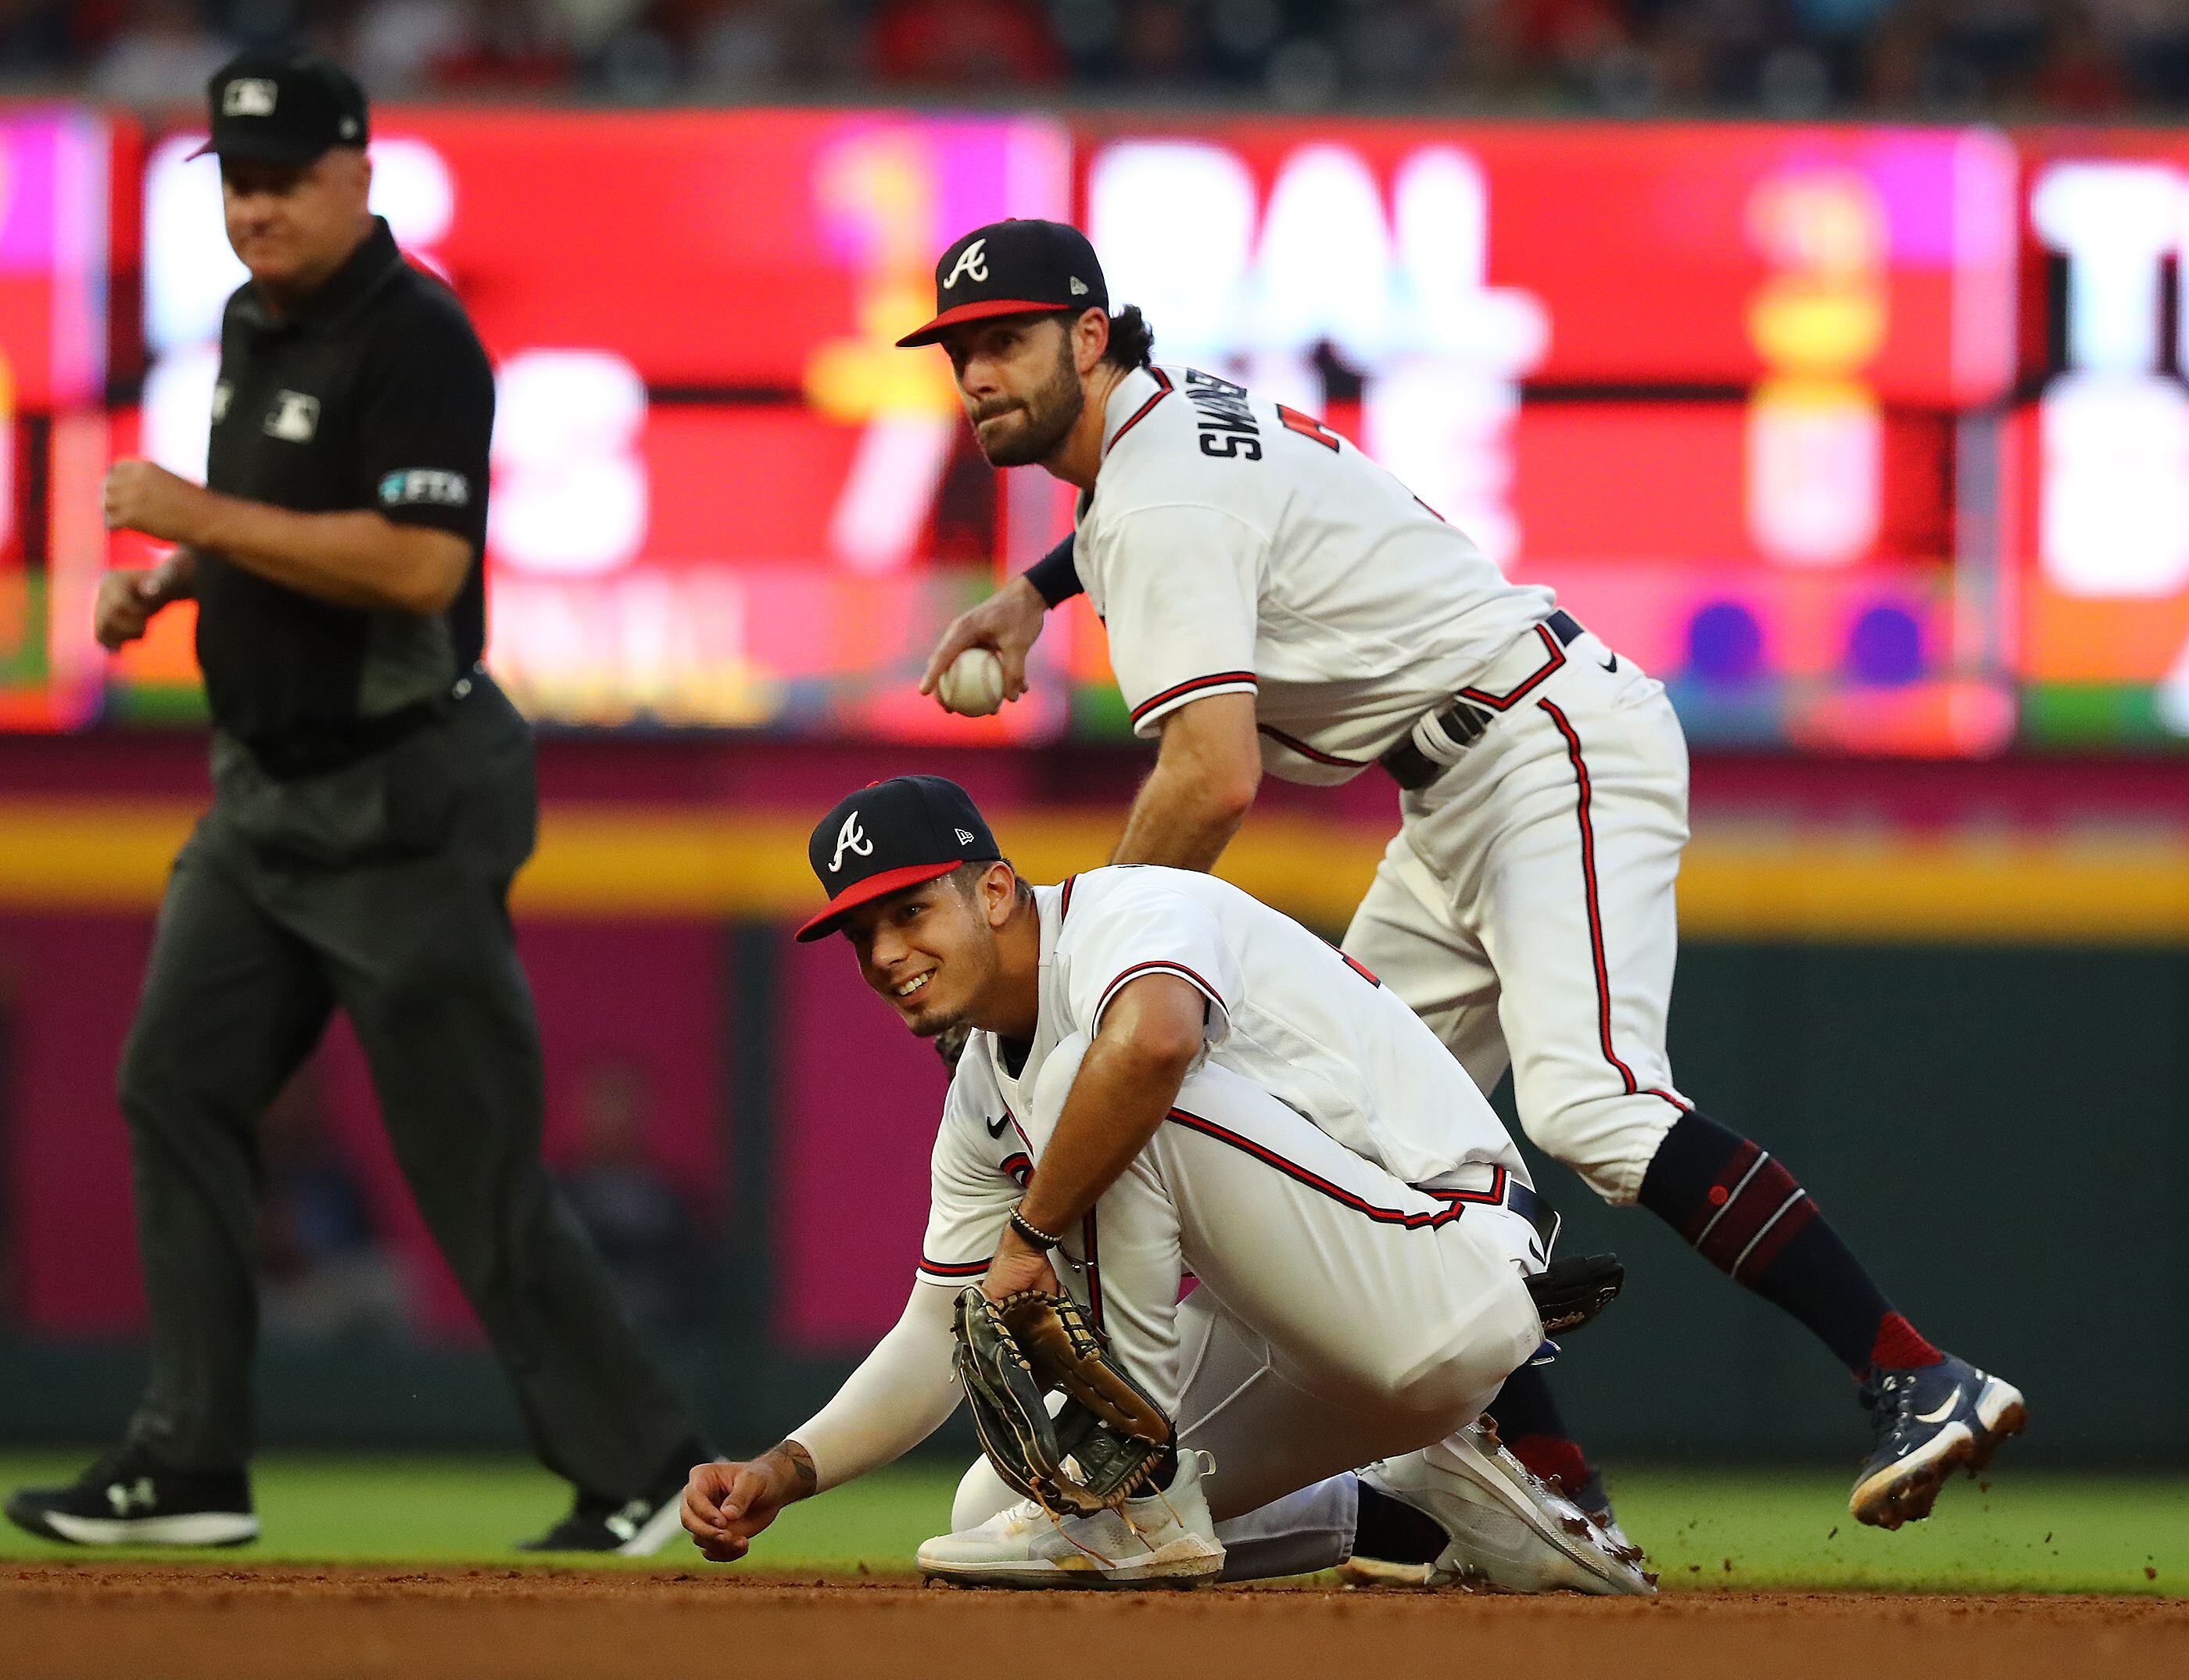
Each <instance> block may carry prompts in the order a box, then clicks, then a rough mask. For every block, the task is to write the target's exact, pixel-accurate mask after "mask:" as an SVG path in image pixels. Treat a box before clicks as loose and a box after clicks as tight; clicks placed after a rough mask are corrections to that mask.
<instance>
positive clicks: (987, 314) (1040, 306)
mask: <svg viewBox="0 0 2189 1680" xmlns="http://www.w3.org/2000/svg"><path fill="white" fill-rule="evenodd" d="M1071 307H1072V305H1070V304H1069V303H1034V302H1033V301H1032V299H1031V298H1026V297H991V298H990V299H988V301H987V303H960V304H959V306H958V307H957V308H954V309H945V310H944V311H943V312H942V314H939V315H937V316H936V318H935V319H934V320H931V321H930V322H928V324H927V325H925V326H924V327H922V328H920V330H919V331H917V332H908V333H907V334H906V335H905V336H904V337H902V338H900V339H898V340H897V348H898V349H900V350H913V349H917V348H919V346H921V345H922V344H932V343H933V342H935V341H936V339H938V338H940V337H942V334H943V331H944V330H945V329H946V328H948V327H953V326H956V325H959V324H960V323H961V322H964V321H985V320H990V319H991V318H992V317H994V316H996V315H1047V314H1055V312H1056V311H1057V310H1059V309H1068V308H1071ZM1088 307H1089V308H1093V307H1094V306H1093V305H1092V304H1089V306H1088Z"/></svg>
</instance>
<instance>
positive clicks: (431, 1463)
mask: <svg viewBox="0 0 2189 1680" xmlns="http://www.w3.org/2000/svg"><path fill="white" fill-rule="evenodd" d="M87 1457H88V1454H75V1453H37V1454H29V1453H14V1454H0V1485H5V1486H7V1487H9V1488H13V1487H17V1486H20V1485H23V1484H24V1483H25V1482H31V1481H38V1480H52V1479H63V1478H65V1477H67V1476H71V1475H73V1474H75V1473H76V1471H77V1470H79V1469H81V1468H82V1465H83V1463H84V1462H85V1461H86V1458H87ZM957 1477H958V1471H957V1469H956V1468H953V1467H950V1466H947V1465H940V1464H937V1465H925V1464H920V1465H913V1466H908V1467H905V1468H899V1469H897V1470H893V1471H890V1472H886V1473H885V1474H880V1475H877V1476H874V1477H873V1478H870V1479H868V1480H867V1481H864V1482H862V1483H859V1484H857V1485H854V1486H851V1487H849V1488H845V1489H840V1490H839V1491H836V1492H834V1493H831V1494H829V1495H826V1496H823V1497H822V1498H821V1499H818V1500H817V1501H814V1502H811V1503H808V1504H805V1505H800V1506H798V1507H794V1508H793V1509H792V1510H791V1511H789V1513H786V1514H785V1516H784V1517H783V1520H782V1521H781V1522H779V1523H778V1524H777V1525H776V1527H775V1528H774V1529H773V1530H771V1531H770V1532H769V1533H768V1535H767V1536H766V1537H765V1538H764V1539H763V1540H762V1541H761V1547H760V1549H759V1550H757V1551H756V1552H755V1555H754V1560H753V1561H754V1563H755V1565H757V1566H759V1567H761V1568H765V1569H768V1570H795V1571H800V1572H803V1571H805V1570H812V1571H813V1572H814V1573H815V1574H816V1575H827V1574H844V1573H851V1572H856V1571H857V1570H861V1569H862V1568H863V1569H865V1570H870V1571H872V1572H873V1573H874V1574H877V1575H890V1574H898V1573H902V1572H903V1571H905V1570H908V1568H909V1565H910V1562H911V1557H912V1553H913V1547H916V1546H917V1545H918V1544H919V1541H921V1540H922V1539H924V1538H925V1537H926V1536H928V1535H930V1534H932V1533H935V1532H936V1530H939V1529H940V1528H942V1526H943V1525H944V1524H945V1523H946V1521H947V1513H948V1509H949V1500H950V1494H951V1491H952V1489H953V1487H954V1486H955V1485H956V1482H957ZM1612 1485H1613V1490H1614V1491H1615V1494H1616V1496H1617V1497H1618V1501H1619V1508H1620V1513H1621V1518H1622V1519H1623V1520H1624V1521H1625V1523H1626V1526H1627V1528H1628V1530H1630V1531H1631V1532H1632V1534H1633V1536H1634V1537H1635V1538H1636V1539H1637V1540H1638V1541H1641V1542H1642V1543H1643V1545H1644V1546H1646V1547H1648V1548H1649V1553H1650V1555H1651V1557H1652V1558H1653V1559H1654V1562H1655V1564H1656V1566H1657V1568H1658V1569H1659V1570H1660V1571H1661V1572H1662V1574H1663V1577H1664V1583H1665V1586H1666V1588H1667V1589H1669V1590H1683V1589H1684V1590H1708V1589H1711V1588H1725V1587H1733V1588H1756V1587H1837V1588H1864V1587H1868V1588H1876V1589H1880V1590H1894V1591H1919V1592H2028V1591H2035V1592H2135V1593H2159V1594H2166V1595H2179V1594H2182V1593H2185V1592H2189V1480H2185V1479H2180V1478H2173V1479H2129V1478H2126V1477H2097V1476H2063V1475H2057V1474H2029V1475H2015V1474H2007V1475H2005V1476H2002V1477H2000V1478H1999V1479H1996V1480H1994V1481H1992V1482H1991V1483H1990V1484H1989V1485H1988V1487H1987V1486H1985V1485H1982V1484H1977V1483H1972V1482H1967V1481H1956V1482H1954V1484H1953V1485H1951V1486H1950V1487H1949V1489H1948V1490H1947V1491H1946V1494H1945V1496H1944V1497H1943V1499H1942V1501H1941V1502H1940V1507H1939V1513H1938V1515H1937V1516H1936V1517H1935V1518H1933V1519H1932V1520H1931V1521H1929V1522H1927V1523H1924V1524H1920V1525H1917V1526H1915V1527H1912V1528H1908V1529H1903V1530H1901V1531H1900V1532H1899V1533H1898V1534H1882V1533H1880V1532H1878V1531H1877V1530H1872V1529H1864V1528H1862V1527H1860V1526H1859V1525H1858V1524H1856V1523H1855V1522H1854V1521H1853V1520H1852V1519H1851V1518H1849V1517H1848V1516H1847V1504H1846V1495H1847V1485H1846V1479H1845V1478H1843V1477H1841V1476H1837V1475H1833V1474H1822V1473H1819V1472H1815V1471H1808V1470H1802V1471H1788V1472H1772V1471H1763V1470H1752V1471H1741V1472H1737V1473H1728V1474H1700V1473H1698V1472H1694V1471H1690V1470H1664V1469H1649V1468H1632V1469H1628V1470H1626V1471H1624V1472H1622V1473H1619V1474H1615V1476H1614V1478H1613V1484H1612ZM257 1496H258V1508H259V1513H260V1516H261V1518H262V1519H263V1522H264V1524H265V1535H264V1537H263V1539H262V1540H261V1541H259V1542H258V1543H257V1545H256V1546H254V1547H248V1548H246V1549H242V1550H239V1551H235V1552H229V1553H203V1554H190V1555H202V1556H208V1557H211V1556H218V1557H222V1558H232V1559H234V1560H235V1561H237V1562H239V1563H240V1562H242V1561H245V1560H246V1559H251V1558H257V1559H262V1560H264V1561H267V1562H304V1563H326V1562H410V1563H470V1564H476V1563H496V1564H515V1563H518V1562H521V1561H525V1560H523V1559H522V1558H519V1556H518V1554H516V1553H512V1551H511V1550H510V1549H509V1544H510V1542H511V1541H513V1540H515V1539H517V1538H518V1537H520V1536H524V1535H528V1534H532V1533H536V1532H538V1531H539V1530H541V1529H544V1528H545V1527H546V1525H547V1524H548V1523H549V1522H550V1521H551V1519H553V1518H554V1517H555V1516H556V1515H557V1514H558V1513H559V1510H560V1507H561V1503H562V1493H561V1489H560V1485H559V1484H557V1482H556V1481H555V1480H554V1479H552V1478H551V1477H550V1476H548V1475H547V1474H546V1472H544V1471H542V1470H540V1469H539V1468H536V1467H535V1466H533V1465H531V1464H529V1463H528V1462H523V1461H521V1460H512V1459H497V1458H447V1459H438V1458H377V1457H297V1456H287V1455H282V1456H273V1457H268V1458H267V1459H265V1460H264V1461H263V1462H262V1463H261V1465H260V1467H259V1469H258V1472H257ZM89 1555H91V1554H89V1553H84V1552H81V1551H78V1550H76V1548H73V1547H60V1546H54V1545H49V1544H48V1543H46V1542H44V1541H39V1540H36V1539H34V1538H32V1537H31V1536H28V1535H25V1534H23V1533H21V1532H20V1530H16V1529H14V1527H12V1526H8V1525H4V1524H0V1557H5V1558H84V1557H88V1556H89ZM140 1555H148V1556H159V1557H173V1556H176V1555H178V1554H176V1553H172V1552H160V1553H145V1554H140ZM625 1567H631V1568H654V1569H668V1570H693V1569H709V1568H712V1567H714V1566H713V1565H710V1564H705V1563H704V1562H702V1561H701V1559H700V1558H699V1555H698V1554H697V1553H693V1552H692V1551H690V1550H688V1549H687V1547H684V1546H683V1544H682V1542H681V1541H679V1542H677V1543H676V1544H674V1545H672V1546H671V1547H670V1548H669V1549H668V1550H667V1551H665V1553H663V1554H662V1555H661V1556H660V1557H658V1558H653V1559H650V1560H648V1561H646V1562H645V1563H642V1564H640V1563H634V1564H627V1565H625Z"/></svg>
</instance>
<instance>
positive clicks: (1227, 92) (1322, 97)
mask: <svg viewBox="0 0 2189 1680" xmlns="http://www.w3.org/2000/svg"><path fill="white" fill-rule="evenodd" d="M263 42H306V43H309V44H311V45H314V46H316V47H318V48H320V49H321V50H324V51H327V52H330V53H332V54H337V55H338V56H340V57H341V58H342V59H344V60H345V61H347V62H348V63H349V64H351V65H354V66H355V67H356V68H357V69H358V70H359V72H360V73H361V74H362V75H363V76H364V77H365V81H366V82H367V83H368V85H369V86H370V88H371V89H372V91H373V92H374V93H376V95H378V96H380V97H382V98H460V99H461V98H491V97H523V96H538V95H542V94H551V95H554V96H557V97H562V98H570V99H599V100H604V101H622V102H654V101H663V100H678V99H683V100H692V101H697V102H706V101H732V102H750V101H758V100H766V99H801V98H812V99H839V98H859V97H873V96H875V95H878V94H880V95H885V96H889V97H896V98H905V99H934V100H946V99H947V100H963V101H968V102H973V103H979V104H987V105H1017V104H1022V103H1027V102H1029V101H1033V102H1038V101H1039V100H1041V99H1047V98H1056V97H1061V96H1066V95H1069V96H1070V97H1072V98H1075V99H1117V100H1121V101H1133V100H1141V99H1150V100H1167V99H1168V100H1176V99H1196V100H1204V101H1209V100H1215V101H1232V102H1237V103H1241V104H1254V105H1275V106H1276V107H1278V108H1281V109H1294V110H1312V109H1319V108H1322V107H1326V106H1330V105H1347V106H1355V107H1373V106H1377V105H1388V106H1390V107H1392V108H1394V109H1407V110H1424V109H1451V110H1540V111H1549V112H1592V111H1593V112H1602V113H1607V114H1612V115H1642V114H1646V113H1650V112H1657V111H1670V112H1679V111H1705V112H1714V113H1728V114H1741V113H1747V114H1756V115H1762V116H1782V117H1802V116H1824V115H1846V114H1855V113H1869V112H1878V113H1885V114H1890V115H1898V116H1920V117H1935V118H1949V119H1961V118H1966V117H1970V116H1994V117H2000V118H2013V119H2025V120H2026V119H2028V118H2032V117H2035V118H2045V117H2064V118H2071V119H2072V118H2082V117H2106V116H2135V115H2139V114H2147V113H2166V112H2169V111H2178V110H2181V108H2182V107H2184V106H2185V105H2189V0H0V85H4V86H6V87H9V88H18V89H37V90H40V91H50V90H53V89H55V88H71V89H88V90H89V91H91V92H92V93H95V94H97V95H99V96H100V97H103V98H105V99H111V100H115V101H117V102H122V103H127V104H134V105H165V104H169V103H173V102H178V101H183V100H187V99H193V98H195V97H196V94H197V90H198V88H199V87H200V86H201V83H202V82H203V81H204V79H205V77H206V75H207V74H208V73H209V72H210V71H212V68H213V67H214V66H215V65H218V63H220V62H221V61H222V59H223V58H224V57H225V56H226V54H229V52H230V51H231V50H233V48H235V47H236V46H238V45H242V44H247V43H263Z"/></svg>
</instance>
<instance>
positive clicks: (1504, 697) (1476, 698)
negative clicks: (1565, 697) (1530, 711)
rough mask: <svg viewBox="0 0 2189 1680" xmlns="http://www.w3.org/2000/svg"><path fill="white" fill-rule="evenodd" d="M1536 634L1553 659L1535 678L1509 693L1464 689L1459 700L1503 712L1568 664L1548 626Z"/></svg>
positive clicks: (1458, 691) (1544, 664)
mask: <svg viewBox="0 0 2189 1680" xmlns="http://www.w3.org/2000/svg"><path fill="white" fill-rule="evenodd" d="M1536 635H1538V636H1541V637H1542V638H1543V646H1544V647H1546V648H1549V649H1550V653H1551V657H1550V658H1549V659H1547V660H1546V661H1545V662H1544V663H1543V665H1541V667H1540V668H1539V669H1538V670H1536V674H1535V675H1534V676H1531V677H1530V678H1528V680H1527V681H1526V682H1523V683H1522V684H1521V685H1520V686H1519V687H1517V688H1515V689H1513V690H1512V691H1511V692H1510V693H1504V694H1492V693H1488V692H1487V691H1486V690H1484V689H1480V688H1462V689H1459V690H1457V693H1458V695H1459V698H1460V699H1462V700H1473V702H1474V703H1475V704H1478V705H1485V706H1487V707H1489V708H1490V710H1492V711H1503V710H1505V709H1506V708H1507V707H1508V706H1510V705H1512V704H1514V703H1515V702H1517V701H1519V699H1522V698H1523V697H1524V696H1525V695H1526V694H1527V693H1529V691H1530V690H1531V689H1533V688H1534V687H1536V684H1538V683H1540V682H1542V680H1543V679H1544V678H1545V677H1547V676H1549V675H1550V674H1551V673H1552V672H1553V671H1554V670H1558V667H1559V666H1560V665H1564V663H1565V662H1566V650H1565V649H1564V648H1562V647H1560V646H1559V645H1558V637H1557V636H1553V635H1552V634H1551V632H1550V629H1549V627H1548V626H1547V625H1536Z"/></svg>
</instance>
